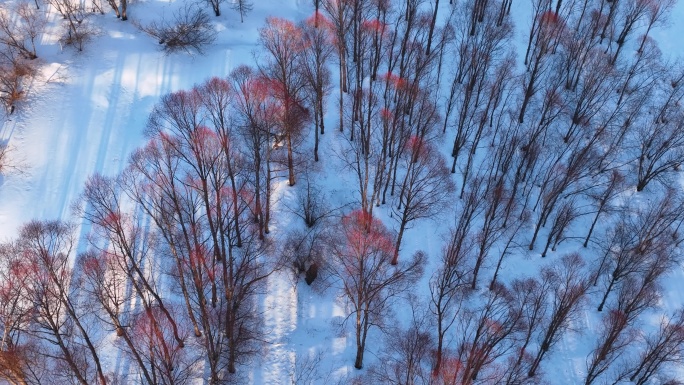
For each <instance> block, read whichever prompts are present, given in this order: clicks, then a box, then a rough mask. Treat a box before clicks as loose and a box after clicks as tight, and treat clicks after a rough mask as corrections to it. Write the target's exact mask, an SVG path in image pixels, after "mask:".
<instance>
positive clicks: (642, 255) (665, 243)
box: [596, 191, 684, 311]
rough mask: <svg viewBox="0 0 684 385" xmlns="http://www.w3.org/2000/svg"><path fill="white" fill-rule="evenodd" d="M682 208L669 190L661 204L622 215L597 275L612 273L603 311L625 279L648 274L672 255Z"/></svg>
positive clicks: (604, 297) (675, 196) (608, 243)
mask: <svg viewBox="0 0 684 385" xmlns="http://www.w3.org/2000/svg"><path fill="white" fill-rule="evenodd" d="M681 207H682V202H681V198H680V197H678V196H677V195H676V194H675V193H674V192H673V191H668V192H667V193H666V195H665V197H663V198H661V199H660V201H659V202H657V203H655V204H652V205H650V206H649V207H648V208H646V209H645V210H640V211H638V212H639V215H637V216H636V217H635V216H633V215H628V214H624V215H622V216H621V221H620V222H618V223H617V224H616V225H615V227H614V228H613V229H612V230H611V231H610V233H609V234H610V235H609V236H610V240H609V241H608V242H607V243H606V244H605V245H603V250H604V251H603V255H604V256H603V259H602V260H601V263H600V265H599V267H598V271H597V273H596V274H597V278H598V276H600V275H602V274H604V273H605V272H609V275H608V277H606V278H607V279H606V289H605V290H606V291H605V293H604V295H603V299H602V300H601V303H600V304H599V306H598V310H599V311H601V310H603V306H604V305H605V303H606V301H607V299H608V296H609V295H610V293H611V291H612V290H613V289H614V288H615V285H616V284H618V283H619V282H620V281H621V280H622V279H624V278H627V277H629V276H633V275H640V274H644V272H645V271H646V270H648V269H650V267H649V265H650V263H651V262H652V261H654V260H659V259H660V257H661V256H663V255H665V256H670V252H669V251H670V250H671V248H672V247H674V246H675V245H676V244H677V241H676V239H677V238H676V237H677V235H676V234H677V231H678V228H679V226H680V224H681V222H682V219H683V218H682V215H684V212H683V211H682V209H681ZM672 256H674V255H672ZM673 262H674V260H670V263H673Z"/></svg>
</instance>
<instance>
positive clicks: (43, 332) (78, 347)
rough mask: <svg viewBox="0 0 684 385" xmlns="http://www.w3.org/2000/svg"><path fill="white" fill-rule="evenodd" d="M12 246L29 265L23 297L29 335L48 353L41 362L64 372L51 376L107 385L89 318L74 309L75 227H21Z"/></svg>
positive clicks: (41, 224) (55, 223) (48, 223)
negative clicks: (30, 310)
mask: <svg viewBox="0 0 684 385" xmlns="http://www.w3.org/2000/svg"><path fill="white" fill-rule="evenodd" d="M16 247H17V249H16V252H17V253H19V254H20V255H23V256H24V257H25V258H27V259H28V260H29V261H31V263H30V271H31V273H30V275H29V277H30V278H29V288H30V290H29V291H28V293H27V294H28V298H30V299H31V301H32V304H33V307H34V309H35V312H36V314H35V316H34V324H33V325H32V327H31V329H32V330H31V332H32V333H34V334H35V335H36V336H37V337H39V338H40V339H41V340H42V342H43V343H44V349H46V350H44V351H42V352H41V356H42V357H41V358H42V359H51V358H54V359H56V361H57V362H59V363H62V364H63V365H61V366H62V367H63V369H64V372H63V373H59V372H57V373H54V375H55V376H66V377H67V378H71V380H72V381H73V382H77V383H80V384H82V385H87V384H99V385H106V384H107V383H108V381H107V376H106V374H105V372H104V369H103V367H102V363H101V359H100V353H101V352H99V351H98V347H97V340H96V339H95V337H96V334H95V333H94V331H93V330H92V329H91V327H90V326H89V325H88V323H89V320H91V319H90V318H91V317H90V316H88V315H87V313H86V312H85V311H84V309H81V308H80V307H79V306H78V300H77V296H78V284H77V283H76V282H73V280H72V275H73V271H72V269H71V268H70V259H71V258H72V257H73V255H72V252H73V248H74V247H75V239H74V229H73V227H72V226H69V225H68V224H66V223H63V222H58V221H46V222H38V221H34V222H29V223H28V224H26V225H24V226H23V227H22V228H21V230H20V234H19V239H18V240H17V244H16ZM72 283H73V285H72ZM52 348H54V349H52ZM59 367H60V365H57V368H59ZM57 370H58V371H59V369H57Z"/></svg>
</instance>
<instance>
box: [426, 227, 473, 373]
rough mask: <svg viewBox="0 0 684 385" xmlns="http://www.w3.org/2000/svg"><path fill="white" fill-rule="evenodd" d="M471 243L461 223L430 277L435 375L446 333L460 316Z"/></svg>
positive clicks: (439, 370)
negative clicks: (434, 332) (438, 265)
mask: <svg viewBox="0 0 684 385" xmlns="http://www.w3.org/2000/svg"><path fill="white" fill-rule="evenodd" d="M473 246H474V245H473V240H472V239H470V234H469V233H468V232H467V231H462V230H461V229H460V226H459V228H457V229H456V230H453V231H452V232H451V236H450V238H449V241H448V242H447V244H446V245H445V246H444V249H443V251H442V260H441V262H442V264H441V266H440V267H439V268H438V269H437V270H436V271H435V272H434V273H433V275H432V277H431V278H430V311H431V312H432V314H433V315H434V317H435V326H436V328H437V332H436V335H437V341H436V342H437V346H436V347H435V358H434V365H433V374H435V375H438V374H440V373H442V372H443V371H444V368H443V367H442V364H443V361H444V360H445V357H444V356H445V355H446V354H445V350H446V349H447V348H446V345H447V333H448V332H449V330H450V329H451V328H452V326H454V323H455V322H456V320H457V317H458V316H460V314H459V313H460V309H461V307H462V306H463V300H464V299H465V298H466V294H467V293H466V287H467V285H468V284H467V280H466V279H467V278H466V277H467V276H468V275H469V273H470V270H469V266H468V264H469V261H468V257H469V253H470V252H471V250H472V248H473Z"/></svg>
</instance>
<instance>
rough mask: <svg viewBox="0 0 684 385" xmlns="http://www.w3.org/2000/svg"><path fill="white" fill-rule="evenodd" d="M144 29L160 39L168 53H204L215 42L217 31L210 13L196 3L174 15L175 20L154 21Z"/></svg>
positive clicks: (143, 28) (143, 29)
mask: <svg viewBox="0 0 684 385" xmlns="http://www.w3.org/2000/svg"><path fill="white" fill-rule="evenodd" d="M140 28H141V29H142V31H144V32H145V33H147V34H148V35H150V36H152V37H154V38H156V39H158V40H159V44H161V45H163V48H164V51H165V52H167V53H171V52H176V51H186V52H188V53H192V52H193V51H194V52H197V53H200V54H202V53H203V49H204V47H206V46H207V45H209V44H211V43H213V42H214V40H215V39H216V31H215V30H214V28H213V26H212V25H211V21H210V18H209V15H207V14H206V12H204V11H203V10H202V9H200V8H198V7H197V6H196V5H186V6H185V7H184V8H181V9H180V10H179V11H178V12H176V13H175V14H174V16H173V20H170V21H169V20H161V22H159V23H157V22H153V23H151V24H150V25H148V26H146V27H140Z"/></svg>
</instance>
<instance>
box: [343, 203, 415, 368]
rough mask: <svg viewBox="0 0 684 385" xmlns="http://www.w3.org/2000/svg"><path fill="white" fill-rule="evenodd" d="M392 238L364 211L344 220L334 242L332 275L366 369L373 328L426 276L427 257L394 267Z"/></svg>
mask: <svg viewBox="0 0 684 385" xmlns="http://www.w3.org/2000/svg"><path fill="white" fill-rule="evenodd" d="M392 244H393V239H392V236H391V235H390V233H389V232H388V231H387V229H386V228H385V226H384V225H383V224H382V222H380V220H378V219H376V218H372V217H371V216H370V215H368V214H367V213H364V212H363V211H354V212H352V213H351V214H350V215H348V216H345V217H343V218H342V226H341V234H340V239H338V240H336V241H335V242H333V243H332V245H331V247H332V254H333V256H334V258H335V261H334V263H333V264H332V273H333V275H334V276H335V277H336V278H338V279H339V280H340V284H341V286H342V292H343V295H344V297H345V299H346V300H347V301H348V303H349V305H350V306H351V309H350V314H349V316H350V317H354V319H355V323H354V324H355V336H356V359H355V361H354V367H355V368H357V369H361V368H363V355H364V353H365V351H366V339H367V337H368V332H369V330H370V329H371V328H372V327H373V326H380V325H382V321H383V318H384V316H385V313H386V311H387V310H388V306H390V304H391V300H392V299H393V298H394V297H395V296H396V295H397V294H399V293H401V292H403V291H405V290H406V289H408V287H409V286H410V285H411V284H412V283H413V282H415V281H416V280H417V279H418V278H419V277H420V276H421V275H422V273H423V264H424V262H425V255H424V254H422V253H416V254H415V255H414V256H413V258H412V259H411V260H408V261H405V262H403V263H401V264H397V265H394V266H393V265H391V263H390V262H391V261H392Z"/></svg>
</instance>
